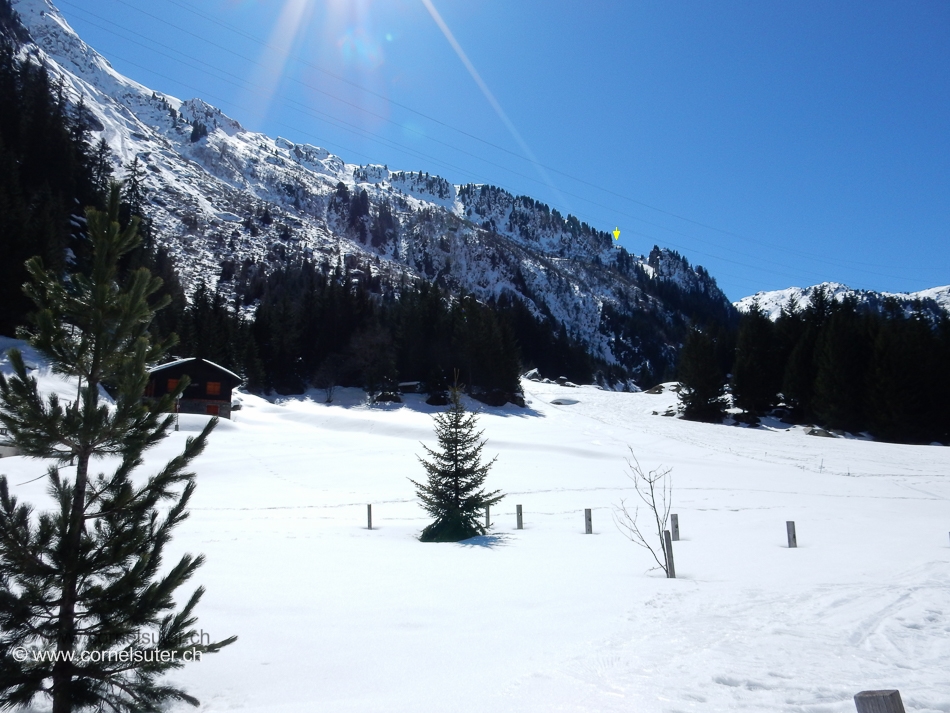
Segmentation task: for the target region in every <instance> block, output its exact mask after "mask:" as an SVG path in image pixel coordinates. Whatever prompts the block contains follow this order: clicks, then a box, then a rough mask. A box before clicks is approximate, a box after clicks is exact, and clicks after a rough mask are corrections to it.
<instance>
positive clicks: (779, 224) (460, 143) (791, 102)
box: [57, 0, 950, 299]
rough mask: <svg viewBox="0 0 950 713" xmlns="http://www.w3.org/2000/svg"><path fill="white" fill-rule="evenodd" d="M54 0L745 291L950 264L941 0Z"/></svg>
mask: <svg viewBox="0 0 950 713" xmlns="http://www.w3.org/2000/svg"><path fill="white" fill-rule="evenodd" d="M57 5H58V7H59V8H60V10H61V11H62V12H63V14H64V15H65V16H66V18H67V19H68V20H69V22H70V23H71V24H72V25H73V27H74V28H75V29H76V30H77V31H78V32H79V33H80V35H81V36H82V37H83V39H85V40H86V41H87V42H88V43H89V44H91V45H92V46H93V47H95V48H96V49H97V50H99V51H100V52H101V53H102V54H104V55H105V56H106V57H107V58H108V59H109V60H110V61H111V62H112V64H113V65H114V66H115V67H116V68H117V69H118V70H119V71H121V72H123V73H125V74H127V75H128V76H130V77H132V78H134V79H136V80H138V81H140V82H142V83H143V84H145V85H147V86H149V87H152V88H153V89H156V90H159V91H162V92H166V93H169V94H172V95H174V96H177V97H179V98H181V99H187V98H190V97H193V96H199V97H201V98H203V99H205V100H206V101H208V102H209V103H211V104H214V105H216V106H218V107H220V108H221V109H222V110H223V111H225V113H227V114H229V115H230V116H232V117H233V118H235V119H237V120H239V121H240V122H241V123H243V124H244V125H245V126H246V127H248V128H251V129H254V130H259V131H263V132H265V133H267V134H269V135H274V136H276V135H280V136H285V137H287V138H289V139H291V140H293V141H298V142H307V143H313V144H317V145H320V146H325V147H326V148H328V149H329V150H331V151H333V152H334V153H336V154H338V155H340V156H341V157H342V158H343V159H345V160H346V161H348V162H354V163H370V162H372V163H381V164H387V165H388V166H389V167H390V168H400V169H406V170H423V171H428V172H430V173H437V174H439V175H442V176H444V177H445V178H447V179H449V180H450V181H452V182H455V183H467V182H478V183H492V184H495V185H499V186H502V187H504V188H506V189H508V190H509V191H511V192H513V193H516V194H522V193H523V194H527V195H530V196H532V197H534V198H537V199H539V200H542V201H544V202H546V203H548V204H550V205H552V206H554V207H557V208H558V209H559V210H561V211H562V212H565V213H568V212H569V213H573V214H575V215H577V216H578V217H579V218H581V219H582V220H584V221H586V222H588V223H591V224H592V225H595V226H596V227H598V228H601V229H603V230H613V229H614V227H615V226H616V227H619V228H620V230H621V239H620V242H621V244H622V245H624V246H625V247H626V248H627V249H628V250H630V251H632V252H635V253H637V254H640V253H646V252H648V251H649V250H650V248H651V247H652V246H653V245H654V244H658V245H661V246H667V247H671V248H674V249H676V250H678V251H679V252H681V253H682V254H684V255H685V256H686V257H687V258H688V259H689V260H690V261H691V262H692V263H694V264H701V265H704V266H705V267H706V268H707V269H708V270H709V271H710V272H711V273H712V274H713V276H714V277H716V279H717V280H718V282H719V284H720V286H721V287H722V288H723V289H724V290H725V292H726V294H727V295H728V296H729V297H730V298H731V299H738V298H740V297H742V296H744V295H747V294H751V293H754V292H757V291H759V290H769V289H779V288H783V287H788V286H791V285H798V286H806V285H810V284H814V283H816V282H821V281H824V280H834V281H838V282H844V283H846V284H849V285H851V286H852V287H855V288H862V289H876V290H889V291H914V290H919V289H923V288H926V287H933V286H937V285H945V284H948V283H950V3H947V2H946V0H929V1H926V0H925V1H921V2H876V1H875V0H865V1H862V2H843V1H842V2H831V3H829V2H827V1H822V2H812V1H808V0H803V1H801V2H794V3H793V2H779V1H778V0H776V1H775V2H753V1H752V0H749V1H747V2H729V1H728V0H721V1H718V2H715V3H712V2H693V1H690V0H683V1H682V2H666V1H662V2H661V1H659V0H657V1H654V2H639V1H635V0H624V1H617V2H602V1H600V0H589V1H588V2H576V1H573V2H571V1H564V2H562V1H560V0H428V2H427V0H147V1H146V0H60V2H58V3H57ZM433 12H434V13H436V14H438V16H439V17H441V18H442V20H443V23H444V27H446V28H448V30H449V31H450V32H451V34H452V36H453V37H454V38H455V40H456V42H457V46H458V47H460V48H461V50H462V51H463V52H464V54H465V56H466V57H467V58H468V60H469V62H470V65H471V67H473V68H474V69H475V71H477V73H478V75H479V77H480V78H481V80H482V85H483V88H484V89H487V91H488V92H489V93H490V94H491V96H492V97H494V100H495V102H496V105H495V106H493V104H492V102H491V100H490V99H489V98H488V97H487V95H486V92H485V91H483V88H480V87H479V85H478V83H477V82H476V80H475V79H474V78H473V76H472V75H471V73H470V71H469V69H467V68H466V65H465V64H464V63H463V61H462V59H461V57H460V56H459V54H458V53H457V51H456V49H455V48H453V45H452V44H451V43H450V42H449V40H448V38H447V37H446V35H445V33H444V31H443V29H441V28H440V26H439V24H438V23H437V22H436V19H435V16H434V14H433ZM498 108H500V110H501V112H502V113H503V115H504V117H506V118H502V115H501V114H500V113H499V111H498V110H497V109H498ZM539 164H540V165H539Z"/></svg>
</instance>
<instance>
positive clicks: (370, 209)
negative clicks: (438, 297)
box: [13, 0, 732, 374]
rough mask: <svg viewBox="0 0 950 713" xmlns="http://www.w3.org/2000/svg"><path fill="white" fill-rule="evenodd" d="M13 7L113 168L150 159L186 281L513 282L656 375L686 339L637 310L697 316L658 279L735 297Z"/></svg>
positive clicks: (563, 220)
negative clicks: (161, 76)
mask: <svg viewBox="0 0 950 713" xmlns="http://www.w3.org/2000/svg"><path fill="white" fill-rule="evenodd" d="M13 7H14V9H15V10H16V11H17V13H19V15H20V17H21V19H22V21H23V23H24V25H25V26H26V28H27V29H28V30H29V32H30V33H31V35H32V37H33V39H34V41H35V45H26V46H25V51H28V52H32V53H33V54H34V55H35V56H37V57H38V58H39V59H40V60H42V61H43V62H45V63H46V64H47V65H48V66H49V67H50V69H51V71H53V72H54V73H56V74H57V75H59V76H60V77H62V79H63V81H64V83H65V86H66V88H67V92H68V95H69V96H70V98H71V100H72V101H74V102H77V101H78V100H79V98H80V97H82V99H83V102H84V104H85V107H86V109H87V110H88V113H89V115H90V120H89V122H88V123H89V125H90V127H91V129H92V132H91V133H92V139H93V140H94V141H98V139H99V138H100V137H102V138H104V139H105V140H106V141H107V142H108V143H109V146H110V147H111V148H112V150H113V152H114V153H115V159H116V163H117V167H119V166H121V167H127V166H128V165H129V163H130V162H131V161H132V160H133V159H135V158H137V159H138V161H139V162H140V163H141V164H142V165H143V166H144V169H145V170H144V175H145V185H146V187H147V190H148V193H147V199H148V206H147V212H148V213H149V217H150V218H151V219H152V221H153V223H154V225H155V227H156V229H157V230H156V233H157V235H158V239H159V241H160V242H162V243H163V244H164V245H166V246H167V247H168V248H169V250H170V251H171V253H172V255H173V256H174V257H176V258H177V262H178V266H179V268H180V270H181V271H182V272H183V275H182V282H183V283H184V285H185V286H186V289H189V288H191V287H193V286H195V285H196V284H197V283H198V282H199V281H205V282H209V283H212V284H213V283H215V282H216V281H217V279H218V277H219V275H220V274H221V268H222V265H223V264H224V263H231V264H233V265H237V266H243V265H248V264H258V265H261V266H263V267H264V269H267V267H268V266H270V265H273V264H276V263H280V262H284V261H287V260H290V259H293V258H294V257H295V256H310V257H313V258H314V259H315V260H316V261H318V262H326V263H327V264H329V265H336V264H341V263H344V262H348V263H349V264H350V265H353V264H361V265H364V266H365V265H368V266H369V269H370V270H372V271H373V272H375V273H377V274H379V275H380V276H381V277H382V279H383V280H388V281H389V282H390V283H391V284H398V282H399V280H400V278H401V277H403V276H409V277H410V278H414V277H423V278H426V279H431V280H438V281H439V282H440V283H441V284H443V285H445V286H446V287H448V288H450V289H452V290H454V291H456V292H468V293H473V294H475V295H476V296H477V297H478V298H480V299H485V300H487V299H490V298H493V297H495V298H497V297H499V296H501V295H503V294H506V293H507V294H510V295H513V296H514V297H515V298H517V299H521V300H523V301H525V302H526V303H527V304H528V305H529V307H530V308H531V309H532V310H533V311H534V312H535V313H536V314H538V315H542V314H543V315H550V316H552V317H553V318H554V319H555V320H556V321H557V322H558V323H559V324H563V325H564V326H565V327H566V328H567V332H568V334H569V335H571V336H573V337H575V338H577V339H579V340H581V341H582V342H583V343H585V344H586V345H587V346H588V348H589V349H590V351H591V353H592V354H594V355H595V356H597V357H599V358H601V359H603V360H604V361H606V362H607V363H611V364H620V365H622V366H624V367H625V368H627V370H628V373H631V374H633V373H636V372H637V371H638V370H643V369H646V370H648V371H649V370H653V371H654V372H656V373H659V372H660V371H662V369H663V367H664V364H662V363H660V364H651V363H649V362H650V357H648V356H647V351H650V353H652V354H653V355H654V356H653V357H652V359H653V360H654V361H655V360H657V359H659V360H661V361H664V360H665V361H667V362H668V361H669V360H671V359H672V354H674V353H675V349H676V347H677V344H676V343H675V339H673V338H671V337H669V336H666V337H663V339H666V340H667V341H666V343H665V344H664V345H663V348H662V349H652V350H647V349H646V348H645V346H644V345H643V344H642V343H641V340H643V339H645V337H644V336H643V334H642V331H643V330H642V329H641V330H639V332H638V331H637V330H636V329H633V328H630V327H629V326H625V324H624V319H625V318H628V317H630V315H632V314H633V313H634V312H648V313H650V314H651V315H653V316H654V318H655V321H656V322H657V323H658V324H674V323H675V324H685V322H686V320H687V319H688V318H689V317H691V316H692V315H684V314H683V313H682V311H681V310H682V308H680V307H677V306H674V305H673V304H672V303H670V302H669V301H668V292H669V291H668V290H666V291H665V292H664V293H663V294H664V295H665V296H664V297H662V298H661V297H659V296H658V293H659V292H660V291H659V290H658V289H655V286H656V285H657V284H658V283H661V282H666V283H672V284H675V285H677V286H679V287H680V288H682V289H683V290H686V291H689V290H693V291H697V292H698V294H699V295H700V296H701V300H705V301H706V302H707V303H708V305H709V309H711V310H713V311H716V310H718V311H721V312H727V313H728V312H730V311H731V310H732V307H731V305H730V304H729V302H728V300H727V299H726V298H725V296H724V295H723V294H722V292H721V291H720V290H719V289H718V287H716V284H715V281H714V280H713V279H712V278H711V277H710V276H709V275H708V274H707V273H706V272H705V271H702V270H701V269H694V268H692V267H691V266H690V265H689V264H688V263H687V262H686V261H685V260H684V259H683V258H681V257H680V256H679V255H676V254H675V253H671V252H670V251H665V250H659V249H654V251H653V252H652V253H651V255H650V258H649V259H647V258H646V257H644V256H640V257H637V256H633V255H630V254H628V253H626V251H624V250H618V249H617V248H616V247H615V246H614V245H613V240H612V239H611V236H610V235H609V233H606V232H603V231H599V230H596V229H595V228H592V227H591V226H589V225H586V224H584V223H581V222H580V221H578V220H577V219H576V218H574V217H573V216H563V215H561V214H559V213H558V212H557V211H556V210H551V209H550V208H548V206H546V205H544V204H541V203H538V202H536V201H534V200H533V199H531V198H528V197H526V196H513V195H511V194H510V193H508V192H507V191H504V190H502V189H499V188H495V187H493V186H487V185H486V186H483V185H464V186H457V185H452V184H450V183H449V182H448V181H446V180H445V179H443V178H440V177H438V176H435V175H430V174H428V173H419V172H404V171H396V170H390V169H389V168H388V167H386V166H379V165H368V166H358V165H353V164H348V163H346V162H344V161H343V160H342V159H341V158H339V157H337V156H334V155H332V154H330V153H329V152H328V151H326V150H325V149H322V148H320V147H317V146H311V145H307V144H295V143H293V142H291V141H288V140H286V139H282V138H279V137H278V138H272V137H268V136H265V135H262V134H259V133H254V132H249V131H246V130H245V129H243V128H242V126H241V125H240V123H239V122H237V121H235V120H234V119H231V118H229V117H227V116H225V115H224V114H222V113H221V112H220V111H219V110H218V109H216V108H215V107H212V106H210V105H208V104H206V103H205V102H203V101H202V100H200V99H190V100H187V101H182V100H180V99H178V98H175V97H172V96H168V95H163V94H161V93H159V92H155V91H153V90H151V89H148V88H147V87H144V86H142V85H141V84H138V83H136V82H134V81H132V80H130V79H128V78H126V77H124V76H122V75H120V74H119V73H117V72H116V71H115V70H114V69H113V68H112V67H111V66H110V64H109V62H108V61H107V60H106V59H105V58H103V57H102V56H100V55H99V54H98V53H97V52H96V51H95V50H94V49H92V48H91V47H89V46H88V45H87V44H85V43H84V42H83V41H82V40H81V39H80V38H79V37H78V36H77V35H76V33H75V32H74V31H73V30H72V29H71V28H70V27H69V25H68V24H67V22H66V21H65V19H64V18H63V17H62V16H61V15H60V13H59V12H58V11H57V10H56V8H55V7H54V6H53V5H52V4H50V3H49V2H48V0H13ZM195 127H203V128H204V129H205V130H206V131H207V133H206V135H205V134H204V132H203V131H195ZM192 139H196V140H192ZM121 173H122V171H121V170H120V171H119V174H120V175H121ZM661 264H662V269H659V268H660V266H661ZM223 287H224V289H225V290H227V287H228V286H227V284H224V285H223ZM696 303H697V302H696V300H692V301H691V302H690V304H692V305H695V304H696ZM641 324H642V321H641ZM660 331H661V330H657V333H658V334H659V332H660ZM674 333H675V330H674ZM664 350H665V351H664ZM657 355H659V356H657ZM666 365H667V366H668V364H666Z"/></svg>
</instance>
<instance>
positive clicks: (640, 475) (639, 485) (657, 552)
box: [613, 448, 673, 576]
mask: <svg viewBox="0 0 950 713" xmlns="http://www.w3.org/2000/svg"><path fill="white" fill-rule="evenodd" d="M627 466H628V467H629V469H630V472H629V473H627V477H628V478H630V480H632V481H633V487H634V489H635V490H636V492H637V497H638V498H639V500H640V502H635V503H633V504H632V505H628V504H627V502H626V500H624V499H623V498H621V499H620V503H619V504H617V505H615V506H614V512H613V516H614V522H615V523H616V524H617V528H618V529H619V530H620V532H621V533H622V534H623V535H624V537H626V538H627V539H628V540H630V541H631V542H633V543H635V544H637V545H640V546H641V547H644V548H646V549H647V550H649V551H650V554H651V555H653V559H654V560H656V563H657V565H659V568H660V569H662V570H663V572H664V573H665V574H666V575H667V576H669V567H668V564H667V559H666V547H665V545H664V543H663V531H664V530H665V529H666V523H667V520H668V519H669V517H670V505H671V495H672V484H671V481H672V478H671V477H670V473H672V472H673V469H672V468H664V467H663V466H658V467H657V468H655V469H653V470H651V471H647V472H645V471H644V470H643V467H642V466H641V465H640V462H639V461H638V460H637V457H636V455H635V454H634V452H633V449H632V448H631V449H630V458H629V459H627ZM644 505H645V506H646V508H647V509H648V510H649V511H650V513H649V517H650V520H651V522H650V523H649V525H645V526H643V527H641V525H640V524H639V523H638V521H637V518H638V516H639V514H640V508H641V507H643V506H644ZM654 528H655V529H654ZM653 537H656V540H654V539H653ZM651 569H656V567H653V568H651Z"/></svg>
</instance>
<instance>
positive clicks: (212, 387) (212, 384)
mask: <svg viewBox="0 0 950 713" xmlns="http://www.w3.org/2000/svg"><path fill="white" fill-rule="evenodd" d="M205 393H207V394H208V396H220V395H221V382H220V381H209V382H208V386H207V388H206V390H205Z"/></svg>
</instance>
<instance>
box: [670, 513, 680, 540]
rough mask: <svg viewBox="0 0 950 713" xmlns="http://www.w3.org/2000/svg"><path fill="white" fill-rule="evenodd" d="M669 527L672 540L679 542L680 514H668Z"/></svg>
mask: <svg viewBox="0 0 950 713" xmlns="http://www.w3.org/2000/svg"><path fill="white" fill-rule="evenodd" d="M670 529H671V530H672V534H673V542H679V539H680V516H679V515H670Z"/></svg>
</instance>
